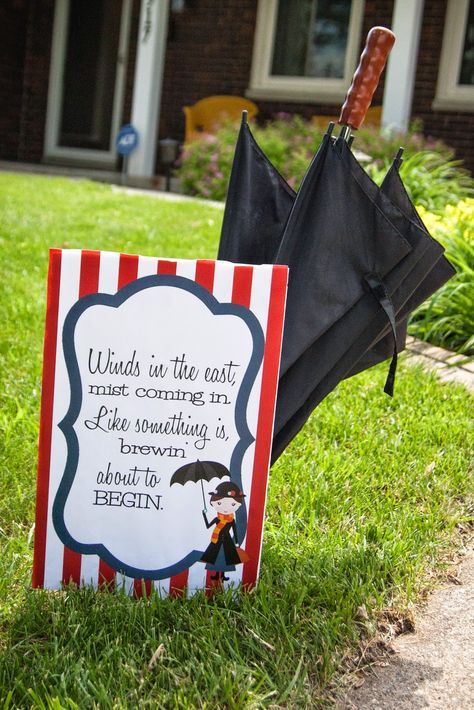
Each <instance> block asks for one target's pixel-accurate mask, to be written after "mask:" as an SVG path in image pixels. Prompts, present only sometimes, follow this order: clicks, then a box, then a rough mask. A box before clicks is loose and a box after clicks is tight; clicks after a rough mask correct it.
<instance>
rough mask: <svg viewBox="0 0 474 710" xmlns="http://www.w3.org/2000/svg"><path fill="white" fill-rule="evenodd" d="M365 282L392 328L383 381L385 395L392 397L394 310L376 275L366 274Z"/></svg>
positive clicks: (395, 354) (395, 360)
mask: <svg viewBox="0 0 474 710" xmlns="http://www.w3.org/2000/svg"><path fill="white" fill-rule="evenodd" d="M365 281H366V283H367V285H368V286H369V288H370V290H371V292H372V294H373V295H374V296H375V298H376V299H377V301H378V302H379V304H380V305H381V306H382V308H383V309H384V311H385V314H386V316H387V318H388V320H389V323H390V327H391V328H392V335H393V355H392V361H391V363H390V367H389V370H388V375H387V379H386V381H385V387H384V388H383V391H384V392H385V394H388V395H390V397H393V386H394V384H395V373H396V371H397V351H398V347H397V330H396V323H395V308H394V307H393V303H392V299H391V298H390V296H389V295H388V291H387V289H386V287H385V284H384V282H383V281H382V279H381V278H380V276H379V275H378V274H367V275H366V276H365Z"/></svg>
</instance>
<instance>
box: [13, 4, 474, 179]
mask: <svg viewBox="0 0 474 710" xmlns="http://www.w3.org/2000/svg"><path fill="white" fill-rule="evenodd" d="M373 25H385V26H388V27H391V28H392V29H393V30H394V32H395V34H396V35H397V43H396V45H395V48H394V50H393V53H392V58H391V60H390V62H389V65H388V69H387V71H386V73H385V77H384V80H383V81H382V84H381V86H380V87H379V89H378V90H377V93H376V95H375V99H374V103H375V104H383V112H382V121H383V123H384V124H385V125H395V126H398V127H400V128H402V129H403V128H405V127H406V126H407V125H408V123H409V122H410V121H411V120H412V119H413V118H420V119H421V120H422V121H423V124H424V129H425V133H427V134H430V135H432V136H435V137H439V138H442V139H444V140H445V141H446V142H448V143H449V144H450V145H452V146H453V147H454V148H455V149H456V151H457V153H458V155H459V156H460V157H462V158H464V160H465V162H466V165H468V167H470V168H471V169H473V168H474V141H473V129H474V0H365V2H364V0H291V1H290V0H3V1H2V3H0V54H1V64H0V97H1V105H2V112H1V115H0V159H3V160H13V161H15V160H16V161H25V162H37V163H40V162H43V163H51V164H54V163H60V164H63V165H83V166H89V167H104V168H106V169H115V168H116V166H117V156H116V153H115V149H114V137H115V135H116V132H117V129H118V127H119V126H120V125H121V124H122V123H126V122H129V121H132V122H133V123H134V125H136V127H137V128H138V130H139V133H140V147H139V149H138V150H137V151H136V152H135V153H134V154H133V156H132V158H131V159H130V166H129V169H130V173H131V174H132V175H136V176H150V175H153V174H154V173H155V172H156V167H157V164H156V160H157V159H156V140H157V137H174V138H177V139H178V140H182V139H183V133H184V117H183V113H182V106H183V105H189V104H192V103H194V102H195V101H197V100H198V99H200V98H202V97H204V96H208V95H212V94H236V95H242V96H248V97H249V98H251V99H252V100H254V101H255V102H256V103H257V104H258V107H259V110H260V114H259V118H260V119H262V120H265V119H266V118H269V117H271V116H272V115H274V114H275V113H276V112H279V111H286V112H294V113H299V114H302V115H303V116H305V117H310V116H311V115H313V114H334V113H338V111H339V108H340V105H341V103H342V101H343V98H344V95H345V92H346V89H347V87H348V85H349V83H350V77H351V75H352V72H353V70H354V68H355V65H356V63H357V59H358V56H359V54H360V51H361V48H362V46H363V43H364V39H365V36H366V34H367V31H368V29H369V28H370V27H371V26H373Z"/></svg>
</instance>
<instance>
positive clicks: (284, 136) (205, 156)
mask: <svg viewBox="0 0 474 710" xmlns="http://www.w3.org/2000/svg"><path fill="white" fill-rule="evenodd" d="M252 131H253V133H254V135H255V138H256V140H257V143H258V144H259V145H260V146H261V148H262V150H263V151H264V153H265V154H266V155H267V156H268V158H269V160H271V162H272V163H273V164H274V165H275V167H276V168H277V170H279V172H280V173H281V174H282V175H283V176H284V177H285V178H286V179H287V181H288V183H289V184H290V185H291V187H293V188H295V189H297V188H298V187H299V184H300V182H301V180H302V178H303V175H304V173H305V171H306V169H307V167H308V165H309V163H310V161H311V158H312V157H313V155H314V153H315V152H316V150H317V149H318V146H319V144H320V143H321V139H322V135H323V131H322V130H321V129H320V128H318V127H316V126H314V125H312V124H311V123H309V122H308V121H304V120H303V119H302V118H301V117H300V116H293V117H281V118H278V119H277V120H275V121H271V122H269V123H267V124H266V126H263V127H261V126H257V125H254V126H253V127H252ZM237 133H238V126H236V125H235V124H227V125H225V126H223V127H222V128H221V129H220V130H219V131H218V132H217V134H216V135H215V136H211V135H207V134H205V135H203V137H202V138H201V139H200V140H198V141H196V142H194V143H190V144H189V145H187V146H185V149H184V151H183V154H182V156H181V161H180V167H179V169H178V171H177V174H178V177H179V178H180V180H181V184H182V187H183V190H184V192H186V193H187V194H191V195H199V196H201V197H206V198H211V199H214V200H223V199H224V198H225V195H226V191H227V183H228V180H229V175H230V169H231V166H232V159H233V155H234V149H235V143H236V139H237ZM400 144H403V145H404V147H405V160H404V162H403V164H402V168H401V174H402V177H403V179H404V181H405V184H406V187H407V190H408V192H409V193H410V195H411V196H412V199H414V201H415V202H416V204H421V205H424V206H425V207H427V208H428V209H430V210H437V211H440V210H442V209H443V208H444V206H445V205H446V204H450V203H453V204H454V203H456V202H457V201H458V200H460V199H463V198H465V197H468V196H470V195H472V194H474V193H473V181H472V179H471V178H470V177H469V175H468V174H467V172H466V171H464V170H463V169H462V168H461V167H460V162H459V161H454V160H453V159H452V152H451V151H450V150H449V148H448V147H447V146H445V145H444V144H443V143H441V142H440V141H434V140H433V139H431V138H424V137H423V135H422V134H421V133H420V132H419V129H418V127H416V126H415V127H414V129H413V130H411V131H410V132H409V133H408V134H406V135H403V136H400V135H397V134H390V135H384V134H382V135H381V133H380V131H379V130H378V129H375V128H362V129H360V131H358V132H357V137H356V141H355V144H354V147H355V148H356V149H357V150H359V151H361V152H362V153H365V154H366V155H369V156H370V157H371V158H372V160H368V162H367V164H366V166H365V167H366V169H367V171H368V172H369V174H370V175H371V177H373V179H374V180H375V181H376V182H380V180H381V179H382V178H383V175H384V174H385V172H386V170H387V168H388V166H389V165H390V163H391V162H392V160H393V158H394V156H395V154H396V152H397V150H398V147H399V146H400Z"/></svg>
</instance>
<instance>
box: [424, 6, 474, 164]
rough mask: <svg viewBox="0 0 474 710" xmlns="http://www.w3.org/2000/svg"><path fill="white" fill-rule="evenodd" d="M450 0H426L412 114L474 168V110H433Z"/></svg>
mask: <svg viewBox="0 0 474 710" xmlns="http://www.w3.org/2000/svg"><path fill="white" fill-rule="evenodd" d="M446 6H447V0H425V6H424V8H425V9H424V16H423V26H422V30H421V36H420V52H419V58H418V69H417V73H416V81H415V90H414V97H413V108H412V115H413V117H414V118H420V119H421V120H422V121H423V126H424V133H425V134H426V135H431V136H434V137H435V138H442V139H443V140H444V141H445V142H446V143H448V145H450V146H452V147H453V148H454V149H455V150H456V154H457V155H458V156H459V157H460V158H463V160H464V162H465V165H466V167H468V168H469V169H470V170H471V171H474V140H473V136H474V113H462V112H460V111H433V109H432V103H433V100H434V98H435V94H436V82H437V80H438V66H439V60H440V56H441V45H442V41H443V31H444V20H445V15H446Z"/></svg>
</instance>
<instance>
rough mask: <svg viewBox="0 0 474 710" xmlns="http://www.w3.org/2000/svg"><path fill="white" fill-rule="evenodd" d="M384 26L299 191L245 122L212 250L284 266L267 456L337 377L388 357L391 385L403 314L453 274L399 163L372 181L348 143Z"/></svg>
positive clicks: (367, 92) (379, 53) (374, 35)
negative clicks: (406, 189) (418, 212)
mask: <svg viewBox="0 0 474 710" xmlns="http://www.w3.org/2000/svg"><path fill="white" fill-rule="evenodd" d="M386 33H387V31H386V30H384V29H383V28H374V30H372V31H371V33H369V38H368V43H367V47H366V50H365V52H364V54H363V55H362V57H361V65H360V66H359V69H358V70H357V72H356V75H355V79H354V82H353V85H352V87H351V90H350V91H349V94H348V100H346V103H345V105H344V107H343V111H342V113H341V119H340V122H342V123H343V124H345V127H343V130H342V131H341V135H340V136H339V138H337V139H334V138H333V137H332V135H331V134H332V128H333V126H332V125H330V127H329V129H328V131H327V133H326V135H325V136H324V138H323V141H322V144H321V146H320V148H319V150H318V152H317V154H316V155H315V157H314V159H313V161H312V163H311V165H310V167H309V168H308V171H307V173H306V175H305V177H304V180H303V182H302V184H301V187H300V189H299V191H298V193H297V194H296V193H294V192H293V191H292V190H291V188H290V187H289V186H288V185H287V183H286V182H285V180H284V179H283V177H282V176H281V175H280V174H279V173H278V171H277V170H276V169H275V168H274V166H273V165H272V164H271V163H270V161H269V160H268V159H267V158H266V156H265V155H264V154H263V152H262V151H261V150H260V148H259V147H258V145H257V144H256V142H255V140H254V139H253V136H252V134H251V132H250V129H249V127H248V126H247V124H246V121H245V120H244V121H243V123H242V126H241V130H240V134H239V139H238V143H237V148H236V154H235V158H234V164H233V167H232V174H231V180H230V185H229V193H228V198H227V202H226V210H225V214H224V222H223V229H222V236H221V242H220V247H219V254H218V258H220V259H227V260H230V261H238V262H247V263H262V262H268V261H270V262H272V263H283V264H288V265H289V267H290V272H289V286H288V300H287V314H286V320H285V331H284V338H283V351H282V364H281V371H280V382H279V389H278V398H277V408H276V419H275V429H274V440H273V451H272V461H274V460H275V459H276V458H277V457H278V456H279V455H280V454H281V453H282V451H283V450H284V448H285V447H286V446H287V445H288V443H289V442H290V441H291V440H292V438H293V437H294V436H295V435H296V433H297V432H298V431H299V429H300V428H301V427H302V426H303V424H304V422H305V421H306V419H307V418H308V416H309V415H310V413H311V412H312V411H313V409H314V408H315V407H316V406H317V405H318V404H319V403H320V402H321V401H322V399H323V398H324V397H325V396H326V395H327V394H328V393H329V392H330V391H331V390H332V389H333V388H334V387H335V386H336V385H337V384H338V383H339V382H340V380H341V379H343V378H345V377H348V376H350V375H352V374H355V373H356V372H359V371H361V370H363V369H366V368H367V367H371V366H372V365H374V364H376V363H377V362H380V361H381V360H384V359H386V358H387V357H390V355H392V364H391V367H390V371H389V376H388V378H387V383H386V388H385V391H387V392H388V393H389V394H391V393H392V391H393V380H394V375H395V367H396V354H397V351H398V350H400V349H402V347H403V345H404V339H405V333H406V320H407V316H408V314H409V313H410V312H411V310H413V308H414V307H416V305H418V302H421V301H420V299H421V300H424V299H425V298H426V297H427V296H429V295H430V294H431V293H433V292H434V291H435V290H436V289H437V288H439V286H440V285H441V284H442V283H444V281H446V280H447V279H448V278H449V277H450V276H451V274H452V269H451V267H450V265H449V264H448V262H447V261H446V260H445V259H444V258H443V257H442V254H443V249H442V247H441V246H440V245H439V244H438V243H437V242H436V241H435V240H434V239H432V238H431V237H430V235H429V234H428V232H427V231H426V229H425V228H424V225H422V224H420V222H419V220H414V219H413V215H412V214H411V213H410V208H409V206H408V205H407V204H405V203H404V201H403V199H402V195H401V194H400V185H401V181H400V178H399V176H398V171H397V170H396V165H395V166H394V169H393V170H392V171H389V175H388V176H387V179H386V181H384V184H383V185H382V187H381V188H378V187H377V186H376V185H375V184H374V183H373V182H372V180H371V179H370V178H369V177H368V175H367V174H366V173H365V171H364V170H363V169H362V168H361V166H360V165H359V163H358V162H357V160H356V159H355V158H354V155H353V154H352V152H351V151H350V149H349V147H348V144H347V142H346V139H347V138H348V137H349V135H350V129H349V128H347V126H349V127H353V128H357V127H358V126H359V125H360V123H361V122H362V120H363V114H364V112H365V110H366V109H367V108H368V105H369V104H370V100H371V97H372V94H373V91H374V90H375V86H376V82H377V80H378V76H379V75H380V72H381V71H382V69H383V65H384V63H385V58H386V55H387V51H386V49H387V44H386V38H387V34H386ZM389 35H391V33H389ZM390 41H392V40H390ZM384 43H385V50H384V47H383V46H381V44H382V45H383V44H384ZM374 49H375V50H376V51H375V52H374V53H373V54H372V58H373V59H372V58H371V50H374ZM383 55H385V58H384V57H383ZM381 57H382V60H381ZM374 65H377V66H374ZM365 69H369V72H368V73H369V74H370V75H371V77H372V78H371V82H369V83H371V86H370V87H367V86H366V84H367V82H366V81H365V79H364V70H365ZM374 76H376V79H375V84H374V81H373V79H374ZM354 106H355V109H354ZM397 178H398V182H397ZM401 187H402V188H403V185H401ZM413 210H414V208H413ZM437 265H438V266H437ZM435 267H436V268H435Z"/></svg>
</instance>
